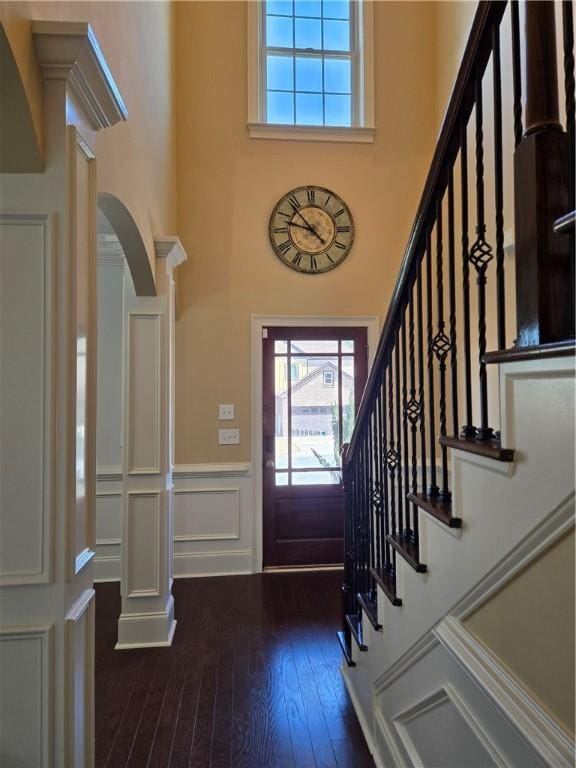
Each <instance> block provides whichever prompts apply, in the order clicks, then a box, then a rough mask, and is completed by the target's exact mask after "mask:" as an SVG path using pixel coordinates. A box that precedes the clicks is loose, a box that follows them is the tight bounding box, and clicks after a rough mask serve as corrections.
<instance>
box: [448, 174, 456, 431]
mask: <svg viewBox="0 0 576 768" xmlns="http://www.w3.org/2000/svg"><path fill="white" fill-rule="evenodd" d="M454 253H455V245H454V169H453V168H452V169H451V170H450V176H449V177H448V282H449V302H450V370H451V373H452V434H453V435H457V434H458V355H457V348H456V275H455V273H454Z"/></svg>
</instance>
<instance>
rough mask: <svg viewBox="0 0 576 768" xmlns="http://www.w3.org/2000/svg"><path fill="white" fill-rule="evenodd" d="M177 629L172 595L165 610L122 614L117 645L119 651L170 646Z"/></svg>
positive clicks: (119, 620)
mask: <svg viewBox="0 0 576 768" xmlns="http://www.w3.org/2000/svg"><path fill="white" fill-rule="evenodd" d="M175 630H176V621H175V619H174V598H173V597H172V595H170V597H169V599H168V602H167V604H166V609H165V610H163V611H157V612H154V613H152V612H151V613H134V614H130V613H124V614H121V615H120V618H119V619H118V642H117V643H116V646H115V647H116V650H117V651H121V650H129V649H131V648H156V647H164V646H169V645H172V639H173V637H174V632H175Z"/></svg>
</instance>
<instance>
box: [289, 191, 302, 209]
mask: <svg viewBox="0 0 576 768" xmlns="http://www.w3.org/2000/svg"><path fill="white" fill-rule="evenodd" d="M288 202H289V203H290V205H291V206H292V208H294V210H295V211H297V210H298V208H300V201H299V200H298V198H297V197H296V195H291V196H290V197H289V198H288Z"/></svg>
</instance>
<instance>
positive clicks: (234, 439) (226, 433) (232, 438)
mask: <svg viewBox="0 0 576 768" xmlns="http://www.w3.org/2000/svg"><path fill="white" fill-rule="evenodd" d="M239 443H240V430H239V429H219V430H218V444H219V445H238V444H239Z"/></svg>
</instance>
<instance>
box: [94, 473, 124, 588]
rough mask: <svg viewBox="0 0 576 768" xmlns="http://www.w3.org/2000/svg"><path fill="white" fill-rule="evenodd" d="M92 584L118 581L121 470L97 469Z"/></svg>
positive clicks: (120, 568) (119, 576) (120, 537)
mask: <svg viewBox="0 0 576 768" xmlns="http://www.w3.org/2000/svg"><path fill="white" fill-rule="evenodd" d="M97 478H98V483H97V490H96V555H95V557H94V581H120V579H121V578H122V490H123V482H122V467H99V468H98V473H97Z"/></svg>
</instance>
